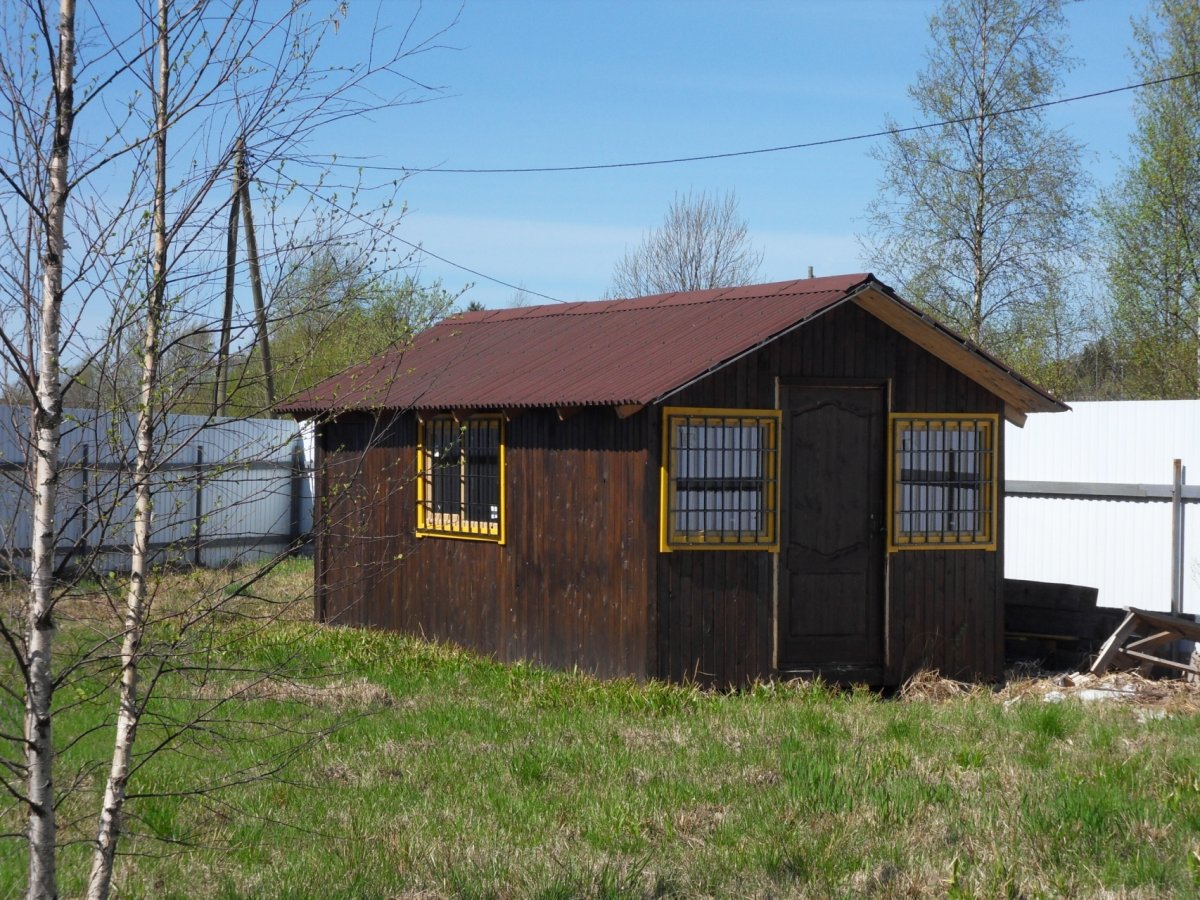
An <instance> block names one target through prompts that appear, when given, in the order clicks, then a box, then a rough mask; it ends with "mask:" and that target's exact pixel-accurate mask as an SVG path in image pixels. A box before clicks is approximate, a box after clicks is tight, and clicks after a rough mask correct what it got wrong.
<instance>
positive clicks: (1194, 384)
mask: <svg viewBox="0 0 1200 900" xmlns="http://www.w3.org/2000/svg"><path fill="white" fill-rule="evenodd" d="M1154 9H1155V18H1154V19H1153V20H1142V21H1140V22H1136V23H1135V24H1134V39H1135V42H1136V47H1135V61H1136V63H1137V67H1138V73H1139V75H1140V76H1141V78H1142V80H1144V81H1154V80H1159V79H1163V78H1171V77H1173V76H1177V75H1183V74H1187V73H1193V74H1191V75H1190V77H1186V78H1177V79H1175V80H1172V81H1167V82H1164V83H1161V84H1155V85H1151V86H1150V87H1147V88H1144V89H1142V90H1141V91H1140V92H1139V94H1138V99H1137V105H1138V116H1137V132H1136V134H1135V136H1134V138H1133V159H1132V160H1131V161H1130V163H1129V165H1128V166H1126V168H1125V170H1124V171H1123V173H1122V175H1121V178H1120V180H1119V182H1118V184H1117V186H1116V188H1115V189H1114V190H1113V191H1111V192H1110V193H1109V194H1108V195H1107V196H1106V197H1105V198H1104V200H1103V202H1102V203H1101V206H1100V216H1101V220H1102V222H1103V229H1104V247H1105V255H1106V260H1105V261H1106V270H1107V273H1108V280H1109V285H1110V289H1111V291H1112V301H1113V303H1112V336H1113V340H1114V341H1115V343H1116V351H1117V354H1118V356H1119V357H1120V359H1121V361H1122V364H1123V372H1124V388H1125V393H1126V394H1127V396H1131V397H1142V398H1159V397H1161V398H1170V397H1176V398H1178V397H1196V396H1200V381H1198V377H1200V373H1198V369H1200V341H1198V339H1197V335H1198V332H1200V321H1198V320H1200V233H1198V231H1197V229H1200V75H1196V74H1194V73H1196V72H1197V71H1200V5H1197V4H1196V3H1195V2H1188V3H1178V2H1168V0H1160V2H1159V3H1156V4H1155V7H1154Z"/></svg>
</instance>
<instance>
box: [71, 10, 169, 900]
mask: <svg viewBox="0 0 1200 900" xmlns="http://www.w3.org/2000/svg"><path fill="white" fill-rule="evenodd" d="M168 3H169V0H158V42H157V43H158V86H157V89H156V91H155V95H154V104H155V132H154V175H155V181H154V224H153V228H154V256H153V261H152V263H151V266H152V272H151V289H150V295H149V303H148V304H147V309H146V326H145V334H144V342H143V348H142V384H141V395H140V398H139V403H138V411H137V429H136V434H137V437H136V440H137V460H136V462H135V465H134V475H133V480H134V514H133V547H132V550H131V551H130V562H129V592H128V594H127V595H126V601H125V604H126V605H125V628H124V635H123V637H122V642H121V686H120V694H119V700H118V709H117V731H116V737H115V738H114V740H113V754H112V765H111V767H110V769H109V774H108V783H107V784H106V785H105V788H104V802H103V805H102V806H101V808H100V821H99V824H98V826H97V830H96V847H95V850H94V851H93V853H92V869H91V874H90V875H89V877H88V890H87V896H88V898H89V900H100V898H106V897H108V894H109V890H110V888H111V887H112V876H113V859H114V857H115V856H116V850H117V840H118V838H119V837H120V834H121V811H122V809H123V808H124V806H125V796H126V791H127V788H128V783H129V765H130V760H131V759H132V757H133V744H134V740H135V739H136V737H137V729H138V723H139V722H140V720H141V712H142V710H141V705H140V701H139V697H138V663H139V650H140V648H141V643H142V637H143V633H144V629H145V617H146V570H147V569H148V568H149V554H150V524H151V513H152V512H153V496H152V493H151V485H150V476H151V473H152V472H153V469H154V463H155V460H154V415H155V405H156V402H157V394H158V388H159V385H158V365H159V357H160V349H159V329H160V327H161V324H162V315H163V304H164V300H165V297H166V279H167V209H166V206H167V118H168V97H169V88H170V77H171V63H170V55H169V50H170V46H169V43H170V42H169V40H168V34H169V32H168V22H167V6H168Z"/></svg>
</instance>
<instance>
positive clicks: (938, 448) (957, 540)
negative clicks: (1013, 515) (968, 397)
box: [890, 415, 998, 550]
mask: <svg viewBox="0 0 1200 900" xmlns="http://www.w3.org/2000/svg"><path fill="white" fill-rule="evenodd" d="M891 421H892V435H891V442H892V452H891V484H892V497H891V506H892V509H891V516H890V518H891V529H890V530H891V535H890V537H891V549H893V550H899V549H915V548H925V549H932V548H937V547H975V548H981V549H995V547H996V460H995V457H996V429H997V427H998V417H997V416H994V415H984V416H962V415H924V416H919V415H893V416H892V417H891Z"/></svg>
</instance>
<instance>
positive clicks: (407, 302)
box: [234, 248, 462, 402]
mask: <svg viewBox="0 0 1200 900" xmlns="http://www.w3.org/2000/svg"><path fill="white" fill-rule="evenodd" d="M461 294H462V292H461V291H458V292H454V291H449V290H446V289H445V288H444V287H442V284H441V282H440V281H438V282H434V283H433V284H431V285H422V284H420V283H419V282H417V281H416V280H415V279H413V278H411V277H407V276H397V275H394V274H380V273H377V272H374V271H372V270H371V268H370V266H369V264H368V263H367V262H366V261H365V260H363V259H361V258H359V257H358V256H357V255H355V254H353V253H352V252H349V251H346V250H344V249H339V248H330V249H325V250H322V251H320V252H318V253H317V254H315V255H314V256H313V257H312V258H311V259H309V260H307V261H306V262H305V263H304V264H302V265H300V266H297V267H296V268H294V269H293V270H292V271H291V272H289V273H288V274H287V275H286V276H285V277H284V279H283V280H282V282H281V284H280V285H279V287H278V289H277V290H276V291H275V296H274V298H273V299H272V304H271V312H270V319H271V321H272V323H274V327H273V330H272V334H271V355H272V357H273V361H274V364H275V367H276V372H277V375H276V378H277V380H278V381H279V382H280V388H279V390H280V396H283V397H287V396H291V395H292V394H294V393H295V392H297V391H302V390H305V389H307V388H309V387H312V386H313V385H315V384H317V383H318V382H320V381H322V380H323V379H325V378H328V377H329V376H331V375H335V374H337V373H338V372H341V371H343V370H344V369H346V368H348V367H349V366H352V365H355V364H356V363H360V362H365V361H366V360H368V359H370V358H371V357H372V356H375V355H377V354H379V353H382V352H384V351H385V350H387V349H389V348H390V347H393V346H395V345H396V344H399V343H402V342H404V341H407V340H410V339H411V338H412V336H413V335H414V334H416V333H417V332H418V331H421V330H422V329H424V328H426V327H428V326H429V325H432V324H433V323H434V322H436V321H437V320H439V319H441V318H444V317H445V316H447V315H450V314H451V313H453V312H454V311H455V304H456V303H457V301H458V298H459V297H460V296H461ZM244 365H245V366H246V367H249V368H250V369H253V368H254V367H255V366H256V365H257V363H256V361H255V358H254V356H253V355H251V356H250V357H249V358H248V359H246V360H245V362H244ZM235 369H236V367H235ZM246 381H247V383H248V384H252V385H256V386H257V384H258V381H259V380H258V379H257V378H248V379H246ZM234 399H235V400H236V399H237V398H236V395H235V397H234ZM243 402H246V401H245V400H243Z"/></svg>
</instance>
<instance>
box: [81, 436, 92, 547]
mask: <svg viewBox="0 0 1200 900" xmlns="http://www.w3.org/2000/svg"><path fill="white" fill-rule="evenodd" d="M79 472H80V475H81V476H82V478H83V486H82V488H81V489H80V498H79V542H78V543H79V553H80V555H81V556H82V557H83V558H84V560H86V559H87V558H88V507H90V506H91V503H92V498H91V490H90V488H91V473H90V472H89V471H88V445H87V441H86V440H85V441H84V442H83V459H82V460H80V463H79Z"/></svg>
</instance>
